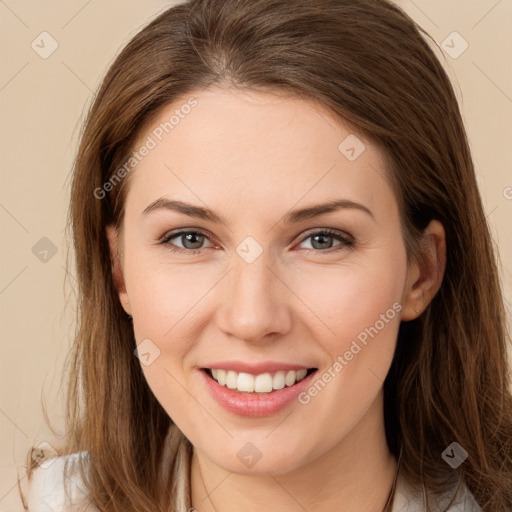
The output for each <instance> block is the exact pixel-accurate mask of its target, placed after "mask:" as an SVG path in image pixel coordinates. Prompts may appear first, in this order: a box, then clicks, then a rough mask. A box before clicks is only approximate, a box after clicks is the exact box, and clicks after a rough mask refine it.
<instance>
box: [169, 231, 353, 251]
mask: <svg viewBox="0 0 512 512" xmlns="http://www.w3.org/2000/svg"><path fill="white" fill-rule="evenodd" d="M189 234H198V235H203V236H205V237H206V238H208V236H207V235H206V233H203V232H202V231H195V230H194V231H178V232H176V233H169V234H166V235H164V236H163V237H162V238H160V240H159V243H160V244H162V245H167V246H168V249H169V250H170V251H172V252H176V253H180V254H183V253H186V254H197V253H200V252H201V251H203V250H204V249H207V247H203V248H202V249H182V248H181V247H176V246H175V245H173V244H171V243H170V241H171V240H172V239H173V238H179V237H180V236H183V235H189ZM315 235H327V236H329V237H332V238H335V239H336V240H338V241H340V242H341V243H340V244H339V245H338V246H335V248H332V247H330V248H329V249H326V250H324V251H323V250H320V249H305V250H306V251H313V252H316V253H333V252H337V251H339V250H341V249H344V248H345V249H350V248H352V247H353V246H354V240H353V239H352V238H351V237H347V236H345V235H343V234H342V232H340V231H336V230H334V229H329V228H327V229H322V230H319V231H314V232H311V233H309V234H308V235H307V236H305V237H304V238H303V239H302V240H301V241H300V242H299V243H303V242H305V241H306V240H307V239H308V238H311V237H313V236H315Z"/></svg>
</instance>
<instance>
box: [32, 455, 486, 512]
mask: <svg viewBox="0 0 512 512" xmlns="http://www.w3.org/2000/svg"><path fill="white" fill-rule="evenodd" d="M85 455H86V452H81V453H74V454H71V455H64V456H60V457H55V458H53V459H48V460H46V461H45V462H44V463H43V464H42V465H41V467H39V468H37V469H35V470H34V472H33V474H32V478H31V480H30V482H29V487H28V495H27V500H28V510H29V512H79V511H80V512H83V511H86V512H99V511H98V509H97V508H96V507H94V506H93V505H92V504H91V503H89V501H90V500H89V499H88V498H87V493H86V490H85V487H84V484H83V482H82V480H81V479H80V477H79V476H78V475H79V472H78V469H77V466H76V465H75V464H73V462H74V461H76V460H78V458H79V457H80V456H85ZM66 459H69V461H70V465H69V476H68V477H67V481H68V482H69V485H67V487H68V488H69V493H70V495H71V500H72V501H71V505H70V504H69V502H68V501H67V500H66V494H65V489H64V463H65V461H66ZM449 498H450V497H447V498H446V501H445V500H444V499H443V500H442V501H441V503H439V504H437V505H435V506H433V507H432V506H431V509H432V510H434V511H436V512H438V511H442V510H444V507H443V506H442V505H446V504H447V503H448V502H449ZM429 503H430V500H429ZM481 510H482V509H481V508H480V507H479V506H478V504H477V502H476V501H475V498H474V497H473V495H472V494H471V493H470V492H469V490H468V489H467V487H465V486H464V488H463V489H462V492H459V494H458V497H457V500H456V502H455V503H454V505H452V506H451V507H450V508H449V510H448V511H447V512H481ZM423 511H424V508H423V501H422V496H421V493H413V492H411V491H410V488H409V487H408V486H407V484H406V483H405V481H404V480H403V479H402V478H400V474H399V476H398V479H397V486H396V491H395V498H394V502H393V510H392V512H423Z"/></svg>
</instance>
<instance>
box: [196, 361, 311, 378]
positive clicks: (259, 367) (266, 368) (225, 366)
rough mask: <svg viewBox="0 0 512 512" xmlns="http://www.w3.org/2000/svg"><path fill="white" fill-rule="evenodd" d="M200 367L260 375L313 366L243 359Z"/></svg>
mask: <svg viewBox="0 0 512 512" xmlns="http://www.w3.org/2000/svg"><path fill="white" fill-rule="evenodd" d="M202 368H209V369H222V370H233V371H235V372H238V373H240V372H243V373H250V374H252V375H261V374H262V373H273V372H277V371H279V370H285V371H290V370H302V369H305V370H309V369H310V368H314V367H313V366H306V365H302V364H291V363H281V362H279V361H261V362H259V363H246V362H243V361H217V362H214V363H210V364H208V365H205V366H203V367H202Z"/></svg>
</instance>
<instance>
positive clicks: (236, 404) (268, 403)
mask: <svg viewBox="0 0 512 512" xmlns="http://www.w3.org/2000/svg"><path fill="white" fill-rule="evenodd" d="M199 372H200V373H201V374H202V376H203V379H204V382H205V384H206V387H207V388H208V390H209V391H210V393H211V395H212V396H213V398H214V399H215V400H216V401H217V402H218V403H219V404H220V405H222V406H223V407H224V408H225V409H227V410H228V411H230V412H232V413H234V414H237V415H238V416H248V417H251V418H261V417H265V416H272V415H273V414H276V413H278V412H279V411H281V410H283V409H284V408H285V407H287V406H288V405H290V404H291V403H292V402H293V401H294V400H297V397H298V396H299V395H300V393H302V392H303V391H304V390H305V389H306V388H307V387H308V386H309V384H310V382H311V380H312V378H313V376H314V375H315V374H316V373H317V372H316V371H315V372H313V373H311V374H310V375H308V376H307V377H304V378H303V379H302V380H301V381H299V382H297V383H295V384H294V385H293V386H289V387H284V388H283V389H278V390H275V391H272V392H271V393H264V394H258V393H242V392H239V391H234V390H232V389H229V388H226V387H225V386H221V385H220V384H219V383H218V382H217V381H216V380H214V379H212V378H211V377H209V376H208V375H207V373H206V371H204V370H199ZM297 402H298V400H297Z"/></svg>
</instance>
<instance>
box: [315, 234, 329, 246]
mask: <svg viewBox="0 0 512 512" xmlns="http://www.w3.org/2000/svg"><path fill="white" fill-rule="evenodd" d="M317 239H320V240H321V239H323V240H324V241H325V239H331V244H328V247H327V249H329V248H330V247H331V246H332V237H331V236H329V235H327V236H326V235H314V236H313V243H312V245H313V247H314V248H315V249H325V248H326V247H325V246H322V242H320V247H315V244H316V242H317Z"/></svg>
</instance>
